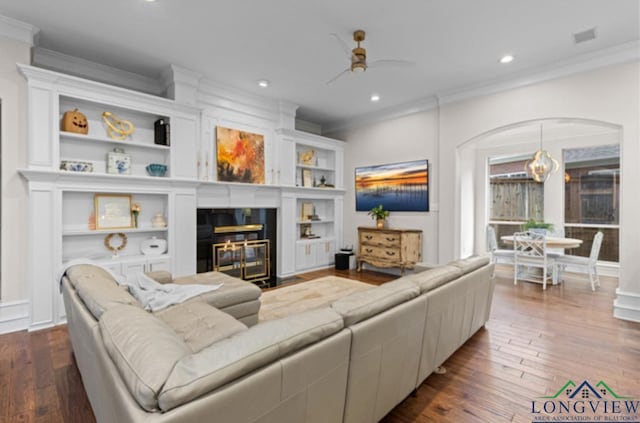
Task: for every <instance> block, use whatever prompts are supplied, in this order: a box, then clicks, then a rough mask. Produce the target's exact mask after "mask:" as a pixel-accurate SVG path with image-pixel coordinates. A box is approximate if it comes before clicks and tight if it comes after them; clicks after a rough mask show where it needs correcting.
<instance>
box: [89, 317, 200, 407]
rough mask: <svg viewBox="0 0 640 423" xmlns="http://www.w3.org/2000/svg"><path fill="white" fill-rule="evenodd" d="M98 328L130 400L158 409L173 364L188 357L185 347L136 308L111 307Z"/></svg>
mask: <svg viewBox="0 0 640 423" xmlns="http://www.w3.org/2000/svg"><path fill="white" fill-rule="evenodd" d="M99 325H100V331H101V333H102V339H103V341H104V344H105V347H106V349H107V352H108V353H109V356H110V357H111V359H112V360H113V362H114V364H115V366H116V368H117V369H118V372H119V373H120V376H121V377H122V380H123V381H124V383H125V385H126V386H127V388H128V389H129V392H130V393H131V395H132V396H133V398H134V399H135V400H136V402H137V403H138V404H139V405H140V407H142V408H144V409H145V410H147V411H154V410H157V409H158V398H157V396H158V393H159V392H160V390H161V389H162V387H163V385H164V383H165V381H166V380H167V377H168V376H169V374H170V373H171V371H172V370H173V367H174V366H175V364H176V362H177V361H178V360H180V359H181V358H183V357H185V356H188V355H190V354H191V350H190V349H189V347H188V346H187V344H185V343H184V341H183V340H182V339H181V338H180V336H178V334H176V333H175V332H174V331H173V329H171V328H170V327H169V326H168V325H167V324H166V323H164V322H163V321H162V320H160V319H159V318H157V317H155V316H154V315H152V314H151V313H148V312H146V311H144V310H143V309H141V308H139V307H133V306H128V305H121V306H118V307H113V308H111V309H109V310H107V311H105V313H104V314H103V315H102V318H101V319H100V321H99Z"/></svg>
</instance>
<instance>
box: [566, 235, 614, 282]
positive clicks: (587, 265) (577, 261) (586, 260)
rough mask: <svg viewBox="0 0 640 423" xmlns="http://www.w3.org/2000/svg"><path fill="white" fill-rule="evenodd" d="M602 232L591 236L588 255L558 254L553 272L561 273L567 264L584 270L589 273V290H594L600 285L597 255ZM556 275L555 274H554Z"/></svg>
mask: <svg viewBox="0 0 640 423" xmlns="http://www.w3.org/2000/svg"><path fill="white" fill-rule="evenodd" d="M602 237H603V234H602V232H600V231H598V232H597V233H596V234H595V236H594V237H593V243H592V244H591V253H590V254H589V257H580V256H570V255H563V256H558V257H557V258H556V259H555V260H554V263H555V269H554V273H555V274H556V275H559V274H561V273H562V272H563V271H564V269H565V268H566V267H567V266H571V267H577V268H578V269H582V270H586V272H587V273H589V282H590V283H591V290H592V291H595V290H596V286H598V287H599V286H600V277H599V276H598V266H597V265H598V256H599V255H600V247H601V246H602ZM556 277H557V276H556Z"/></svg>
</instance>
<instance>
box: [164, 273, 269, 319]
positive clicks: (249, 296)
mask: <svg viewBox="0 0 640 423" xmlns="http://www.w3.org/2000/svg"><path fill="white" fill-rule="evenodd" d="M173 283H176V284H179V285H184V284H199V285H212V284H216V285H217V284H220V283H224V285H223V286H222V287H220V288H219V289H217V290H215V291H211V292H206V293H204V294H201V295H198V296H197V297H194V299H197V300H200V301H204V302H205V303H207V304H211V305H212V306H214V307H215V308H217V309H219V310H222V309H224V308H225V307H228V306H230V305H235V304H239V303H244V302H247V301H253V300H257V299H258V298H260V294H261V293H262V291H261V290H260V288H258V287H257V286H256V285H254V284H252V283H250V282H245V281H243V280H241V279H238V278H234V277H233V276H229V275H226V274H224V273H221V272H206V273H198V274H196V275H192V276H184V277H181V278H176V279H174V280H173Z"/></svg>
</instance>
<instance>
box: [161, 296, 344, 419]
mask: <svg viewBox="0 0 640 423" xmlns="http://www.w3.org/2000/svg"><path fill="white" fill-rule="evenodd" d="M342 328H343V321H342V318H341V317H340V316H339V315H338V314H337V313H335V312H334V311H333V310H331V309H330V308H324V309H317V310H310V311H307V312H303V313H299V314H295V315H291V316H288V317H286V318H283V319H278V320H272V321H269V322H265V323H261V324H258V325H256V326H253V327H251V328H249V329H248V330H246V331H244V332H241V333H238V334H236V335H233V336H231V337H229V338H227V339H225V340H222V341H220V342H217V343H215V344H212V345H210V346H208V347H206V348H204V349H203V350H201V351H200V352H198V353H196V354H192V355H189V356H186V357H183V358H182V359H181V360H179V361H178V362H177V363H176V365H175V367H174V368H173V371H172V372H171V374H170V375H169V377H168V378H167V381H166V383H165V385H164V387H163V389H162V392H160V394H159V396H158V402H159V405H160V408H161V409H162V410H163V411H168V410H170V409H172V408H175V407H177V406H179V405H181V404H184V403H186V402H188V401H191V400H193V399H194V398H197V397H199V396H202V395H204V394H206V393H207V392H210V391H213V390H214V389H216V388H218V387H220V386H222V385H224V384H226V383H228V382H231V381H233V380H235V379H237V378H239V377H241V376H244V375H246V374H248V373H250V372H251V371H253V370H256V369H258V368H260V367H263V366H265V365H267V364H269V363H271V362H273V361H275V360H277V359H279V358H280V357H284V356H286V355H288V354H291V353H293V352H295V351H297V350H300V349H302V348H304V347H305V346H307V345H310V344H313V343H316V342H318V341H320V340H322V339H324V338H327V337H329V336H331V335H332V334H334V333H336V332H338V331H340V330H341V329H342Z"/></svg>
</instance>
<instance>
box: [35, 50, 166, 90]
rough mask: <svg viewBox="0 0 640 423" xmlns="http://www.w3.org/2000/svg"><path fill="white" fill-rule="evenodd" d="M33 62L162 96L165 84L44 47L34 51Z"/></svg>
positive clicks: (67, 72) (44, 66)
mask: <svg viewBox="0 0 640 423" xmlns="http://www.w3.org/2000/svg"><path fill="white" fill-rule="evenodd" d="M33 64H34V65H37V66H39V67H42V68H45V69H50V70H54V71H57V72H62V73H66V74H69V75H74V76H78V77H81V78H86V79H91V80H94V81H99V82H103V83H106V84H110V85H115V86H118V87H124V88H128V89H131V90H135V91H141V92H144V93H148V94H153V95H156V96H160V95H162V94H163V93H164V86H163V85H162V84H161V81H160V80H159V79H156V78H150V77H148V76H144V75H140V74H137V73H134V72H129V71H125V70H122V69H118V68H114V67H112V66H107V65H103V64H101V63H97V62H92V61H90V60H86V59H82V58H80V57H76V56H70V55H68V54H64V53H60V52H57V51H53V50H49V49H46V48H42V47H36V48H35V49H34V51H33Z"/></svg>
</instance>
